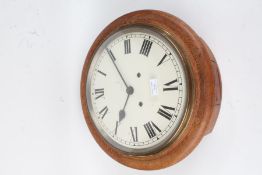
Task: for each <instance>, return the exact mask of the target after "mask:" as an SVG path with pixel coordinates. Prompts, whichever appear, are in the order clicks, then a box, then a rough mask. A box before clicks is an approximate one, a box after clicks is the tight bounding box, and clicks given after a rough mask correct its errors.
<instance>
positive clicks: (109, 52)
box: [106, 48, 128, 88]
mask: <svg viewBox="0 0 262 175" xmlns="http://www.w3.org/2000/svg"><path fill="white" fill-rule="evenodd" d="M106 51H107V53H108V55H109V57H110V59H111V60H112V62H113V64H114V66H115V68H116V70H117V72H118V74H119V75H120V77H121V79H122V81H123V82H124V84H125V86H126V88H128V86H127V83H126V81H125V80H124V78H123V76H122V74H121V73H120V71H119V69H118V67H117V65H116V63H115V60H116V58H115V56H114V54H113V53H112V51H111V50H109V49H108V48H106Z"/></svg>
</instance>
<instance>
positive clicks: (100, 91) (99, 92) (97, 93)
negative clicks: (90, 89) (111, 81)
mask: <svg viewBox="0 0 262 175" xmlns="http://www.w3.org/2000/svg"><path fill="white" fill-rule="evenodd" d="M104 92H105V91H104V88H101V89H95V94H96V95H97V96H96V100H97V99H99V98H100V97H102V96H104V94H105V93H104Z"/></svg>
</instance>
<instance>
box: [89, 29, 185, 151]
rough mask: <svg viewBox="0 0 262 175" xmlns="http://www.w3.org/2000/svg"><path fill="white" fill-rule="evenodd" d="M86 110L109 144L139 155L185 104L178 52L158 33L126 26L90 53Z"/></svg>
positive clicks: (169, 132)
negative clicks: (91, 55) (91, 54)
mask: <svg viewBox="0 0 262 175" xmlns="http://www.w3.org/2000/svg"><path fill="white" fill-rule="evenodd" d="M87 100H88V109H89V112H90V114H91V117H92V120H93V121H94V123H95V126H96V127H97V129H98V130H99V132H100V133H101V134H102V135H103V137H104V138H105V139H106V140H107V141H108V142H109V143H110V144H112V145H113V146H114V147H116V148H118V149H120V150H122V151H125V152H130V153H138V154H143V153H144V154H145V153H150V152H152V151H156V150H157V149H160V148H161V147H163V146H165V145H166V144H167V143H168V141H169V140H170V139H171V138H172V136H173V135H174V133H175V132H176V131H177V129H178V128H179V126H180V124H181V121H182V120H183V118H184V114H185V111H186V107H187V78H186V72H185V69H184V66H183V64H182V61H181V56H180V55H179V54H178V51H177V50H176V49H175V47H174V46H173V45H172V44H171V43H170V42H169V41H168V40H167V39H166V38H165V37H164V36H163V35H161V34H160V33H158V32H157V31H156V30H153V29H150V28H142V27H130V28H128V29H123V30H120V31H118V32H117V33H115V34H114V35H112V36H111V37H109V38H108V39H107V40H106V41H105V42H104V43H103V44H102V45H101V46H100V47H99V49H98V50H97V52H96V53H95V55H94V57H93V60H92V63H91V66H90V69H89V72H88V80H87Z"/></svg>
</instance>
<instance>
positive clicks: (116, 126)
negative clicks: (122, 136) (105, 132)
mask: <svg viewBox="0 0 262 175" xmlns="http://www.w3.org/2000/svg"><path fill="white" fill-rule="evenodd" d="M117 128H118V121H116V127H115V135H116V134H117Z"/></svg>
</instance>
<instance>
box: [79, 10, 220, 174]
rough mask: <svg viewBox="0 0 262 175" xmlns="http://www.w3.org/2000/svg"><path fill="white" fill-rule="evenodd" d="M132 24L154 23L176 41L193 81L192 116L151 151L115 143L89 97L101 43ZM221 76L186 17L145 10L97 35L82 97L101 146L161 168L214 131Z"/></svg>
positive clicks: (133, 163)
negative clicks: (97, 120)
mask: <svg viewBox="0 0 262 175" xmlns="http://www.w3.org/2000/svg"><path fill="white" fill-rule="evenodd" d="M128 26H150V27H153V28H155V29H157V30H159V31H161V32H163V33H164V34H165V35H166V36H167V37H168V38H169V39H170V40H171V41H172V42H173V43H175V44H176V46H177V49H178V50H179V52H180V54H181V56H182V58H183V59H182V60H183V62H184V64H185V65H186V66H185V67H186V69H187V70H186V71H187V72H188V78H189V83H190V92H189V95H190V97H189V105H188V107H189V108H188V113H187V115H188V116H187V117H188V120H187V121H186V124H185V126H184V127H183V128H182V130H181V132H180V133H179V135H178V136H177V137H176V138H175V139H173V140H171V141H170V143H169V144H168V145H167V146H166V147H164V148H163V149H162V150H160V151H159V152H156V153H152V154H149V155H143V156H137V155H128V154H126V153H124V152H122V151H120V150H118V149H116V148H114V147H112V146H111V145H110V144H109V143H108V142H107V141H106V140H105V139H104V138H103V137H102V135H101V134H100V133H99V131H98V130H97V129H96V127H95V125H94V123H93V120H92V118H91V116H90V113H89V111H88V106H87V98H86V81H87V75H88V70H89V66H90V64H91V62H92V59H93V56H94V54H95V52H96V50H97V48H99V46H100V45H101V44H102V43H103V42H104V41H105V40H106V39H107V38H108V37H109V36H110V35H112V34H114V33H115V32H117V31H118V30H120V29H122V28H125V27H128ZM221 90H222V87H221V79H220V73H219V69H218V66H217V63H216V60H215V58H214V56H213V54H212V53H211V51H210V49H209V48H208V46H207V45H206V44H205V42H204V41H203V40H202V39H201V38H200V37H199V36H198V35H197V34H196V33H195V32H194V31H193V30H192V29H191V28H190V27H189V26H188V25H187V24H185V23H184V22H183V21H181V20H180V19H178V18H177V17H175V16H173V15H170V14H168V13H165V12H161V11H156V10H141V11H136V12H132V13H129V14H126V15H124V16H121V17H120V18H118V19H116V20H115V21H113V22H112V23H111V24H110V25H108V26H107V27H106V28H105V29H104V30H103V31H102V32H101V33H100V34H99V36H98V37H97V39H96V40H95V42H94V43H93V45H92V47H91V48H90V50H89V52H88V55H87V57H86V60H85V63H84V67H83V71H82V78H81V101H82V108H83V112H84V116H85V120H86V122H87V125H88V127H89V129H90V131H91V133H92V135H93V136H94V138H95V140H96V142H97V143H98V144H99V145H100V147H101V148H102V149H103V150H104V151H105V152H106V153H107V154H108V155H110V156H111V157H112V158H113V159H115V160H116V161H118V162H120V163H122V164H124V165H126V166H129V167H132V168H136V169H146V170H153V169H161V168H165V167H168V166H170V165H172V164H175V163H177V162H179V161H180V160H182V159H183V158H185V157H186V156H187V155H188V154H189V153H190V152H191V151H192V150H193V149H194V148H195V147H196V146H197V145H198V143H199V142H200V141H201V139H202V138H203V137H204V136H205V135H206V134H208V133H210V132H211V131H212V129H213V127H214V125H215V122H216V119H217V116H218V113H219V109H220V104H221V95H222V93H221Z"/></svg>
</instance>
